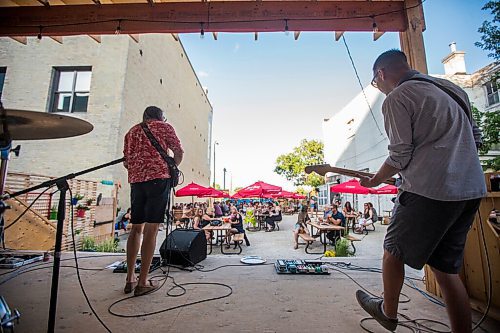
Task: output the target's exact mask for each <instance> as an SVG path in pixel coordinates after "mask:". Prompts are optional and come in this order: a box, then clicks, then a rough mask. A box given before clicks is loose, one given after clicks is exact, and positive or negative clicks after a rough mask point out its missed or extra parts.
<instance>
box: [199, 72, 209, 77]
mask: <svg viewBox="0 0 500 333" xmlns="http://www.w3.org/2000/svg"><path fill="white" fill-rule="evenodd" d="M207 76H208V73H207V72H205V71H198V77H207Z"/></svg>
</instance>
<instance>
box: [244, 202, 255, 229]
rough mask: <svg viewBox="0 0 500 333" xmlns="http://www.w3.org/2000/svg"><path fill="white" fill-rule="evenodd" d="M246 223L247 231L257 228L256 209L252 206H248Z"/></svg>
mask: <svg viewBox="0 0 500 333" xmlns="http://www.w3.org/2000/svg"><path fill="white" fill-rule="evenodd" d="M245 223H246V225H247V230H248V229H249V228H250V227H253V228H255V226H256V225H257V218H256V217H255V209H254V207H253V206H252V205H250V206H247V208H246V212H245Z"/></svg>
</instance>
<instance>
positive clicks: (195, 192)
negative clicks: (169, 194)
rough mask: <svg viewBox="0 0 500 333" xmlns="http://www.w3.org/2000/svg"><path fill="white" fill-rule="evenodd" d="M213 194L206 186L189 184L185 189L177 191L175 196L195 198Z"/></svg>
mask: <svg viewBox="0 0 500 333" xmlns="http://www.w3.org/2000/svg"><path fill="white" fill-rule="evenodd" d="M210 193H212V190H210V189H209V188H206V187H205V186H202V185H199V184H196V183H193V182H191V184H188V185H186V186H184V187H183V188H180V189H178V190H177V191H175V196H176V197H193V196H200V195H204V194H210Z"/></svg>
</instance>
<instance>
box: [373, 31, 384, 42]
mask: <svg viewBox="0 0 500 333" xmlns="http://www.w3.org/2000/svg"><path fill="white" fill-rule="evenodd" d="M383 34H385V32H383V31H377V32H374V33H373V41H376V40H377V39H379V38H380V37H382V35H383Z"/></svg>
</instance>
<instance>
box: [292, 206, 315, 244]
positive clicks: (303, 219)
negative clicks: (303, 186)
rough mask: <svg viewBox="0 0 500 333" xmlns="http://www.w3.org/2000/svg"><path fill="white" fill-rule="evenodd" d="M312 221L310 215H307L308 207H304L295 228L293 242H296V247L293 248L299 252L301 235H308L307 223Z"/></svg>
mask: <svg viewBox="0 0 500 333" xmlns="http://www.w3.org/2000/svg"><path fill="white" fill-rule="evenodd" d="M308 221H311V218H309V215H308V214H307V206H303V207H302V208H301V210H300V212H299V216H298V218H297V223H295V227H294V228H293V240H294V241H295V245H294V246H293V248H294V249H295V250H297V249H298V248H299V234H307V235H309V232H308V231H307V222H308Z"/></svg>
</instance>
